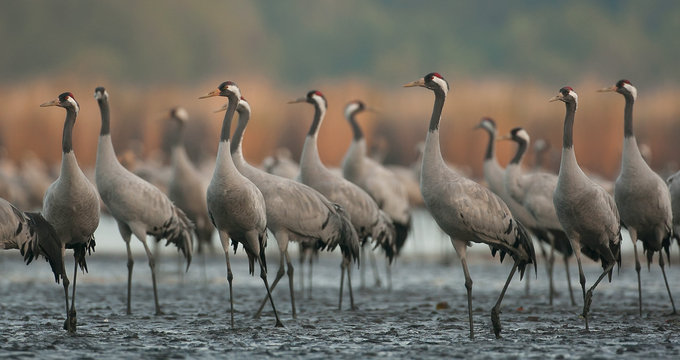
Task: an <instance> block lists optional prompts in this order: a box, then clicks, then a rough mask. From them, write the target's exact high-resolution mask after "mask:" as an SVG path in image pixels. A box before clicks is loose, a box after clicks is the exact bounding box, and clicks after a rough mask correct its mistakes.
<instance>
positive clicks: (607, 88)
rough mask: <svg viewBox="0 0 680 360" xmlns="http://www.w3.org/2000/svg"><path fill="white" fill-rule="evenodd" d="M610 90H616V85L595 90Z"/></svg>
mask: <svg viewBox="0 0 680 360" xmlns="http://www.w3.org/2000/svg"><path fill="white" fill-rule="evenodd" d="M612 91H616V86H610V87H606V88H604V89H599V90H597V92H612Z"/></svg>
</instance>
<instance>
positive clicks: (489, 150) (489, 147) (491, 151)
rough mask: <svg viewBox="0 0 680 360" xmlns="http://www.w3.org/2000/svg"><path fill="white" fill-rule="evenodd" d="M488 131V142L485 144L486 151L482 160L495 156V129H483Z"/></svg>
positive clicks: (491, 158)
mask: <svg viewBox="0 0 680 360" xmlns="http://www.w3.org/2000/svg"><path fill="white" fill-rule="evenodd" d="M484 130H486V132H487V133H489V143H488V144H486V153H485V154H484V160H485V161H488V160H493V159H494V158H495V157H496V130H490V129H486V128H485V129H484Z"/></svg>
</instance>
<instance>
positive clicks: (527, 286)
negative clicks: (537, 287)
mask: <svg viewBox="0 0 680 360" xmlns="http://www.w3.org/2000/svg"><path fill="white" fill-rule="evenodd" d="M525 271H526V276H524V277H525V278H526V280H524V296H527V297H528V296H529V292H530V290H531V289H530V288H531V285H530V283H531V280H530V279H531V276H530V274H531V266H527V268H526V270H525Z"/></svg>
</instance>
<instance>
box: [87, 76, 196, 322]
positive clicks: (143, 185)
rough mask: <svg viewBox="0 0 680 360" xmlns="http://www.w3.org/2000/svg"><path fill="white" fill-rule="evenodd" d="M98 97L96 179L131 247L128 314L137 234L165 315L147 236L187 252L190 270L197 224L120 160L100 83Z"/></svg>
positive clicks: (127, 245)
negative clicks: (134, 240)
mask: <svg viewBox="0 0 680 360" xmlns="http://www.w3.org/2000/svg"><path fill="white" fill-rule="evenodd" d="M94 98H95V99H96V100H97V103H98V105H99V111H100V113H101V121H102V125H101V131H100V132H99V141H98V143H97V160H96V164H95V182H96V183H97V189H98V190H99V195H100V196H101V198H102V201H103V202H104V204H106V207H107V208H108V209H109V212H110V213H111V216H113V218H114V219H115V220H116V223H117V224H118V231H119V232H120V235H121V237H122V238H123V241H125V246H126V248H127V258H128V261H127V268H128V282H127V314H131V313H132V310H131V307H130V298H131V294H132V269H133V267H134V260H133V258H132V251H131V250H130V239H131V238H132V235H133V234H134V235H135V237H137V239H139V241H141V242H142V245H144V251H145V252H146V256H147V258H148V259H149V268H150V269H151V281H152V284H153V297H154V305H155V308H156V315H161V314H163V312H162V311H161V307H160V304H159V302H158V289H157V285H156V261H155V258H154V256H153V253H152V252H151V250H150V249H149V245H148V244H147V241H146V236H147V235H151V236H153V237H154V238H155V239H156V241H160V240H162V239H166V241H167V244H168V245H169V244H174V245H175V246H176V247H177V249H178V251H181V252H182V254H184V257H185V258H186V260H187V270H188V269H189V264H191V253H192V247H193V239H192V237H191V232H192V231H193V227H194V226H193V224H192V223H191V220H189V218H188V217H187V216H186V215H185V214H184V212H183V211H182V210H181V209H180V208H178V207H177V206H175V205H174V204H173V203H172V201H170V199H168V197H167V196H166V195H165V194H164V193H163V192H162V191H160V190H159V189H158V188H157V187H155V186H153V185H151V184H150V183H148V182H147V181H145V180H143V179H142V178H140V177H138V176H137V175H135V174H133V173H132V172H130V171H128V170H127V169H126V168H124V167H123V165H121V164H120V162H118V159H117V158H116V152H115V150H114V148H113V143H112V142H111V126H110V112H109V93H108V92H107V91H106V89H104V88H103V87H97V88H96V89H95V91H94Z"/></svg>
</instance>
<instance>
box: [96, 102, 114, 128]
mask: <svg viewBox="0 0 680 360" xmlns="http://www.w3.org/2000/svg"><path fill="white" fill-rule="evenodd" d="M97 103H98V104H99V112H100V114H101V116H102V128H101V131H100V132H99V135H100V136H102V135H109V134H111V127H110V122H109V119H110V115H109V101H108V100H106V99H99V100H97Z"/></svg>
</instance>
